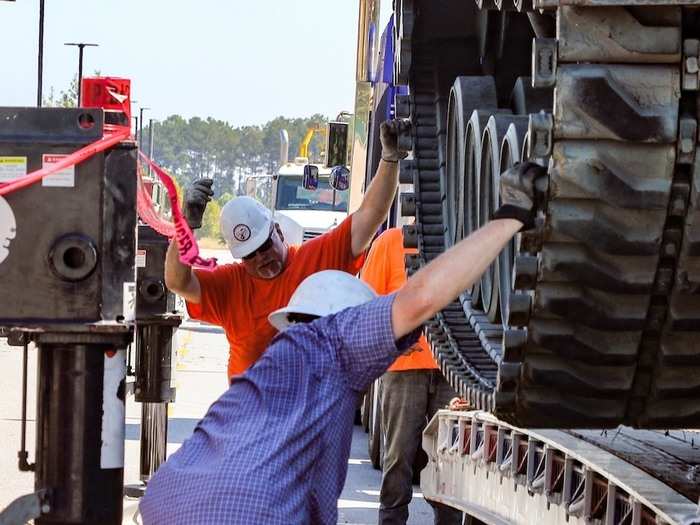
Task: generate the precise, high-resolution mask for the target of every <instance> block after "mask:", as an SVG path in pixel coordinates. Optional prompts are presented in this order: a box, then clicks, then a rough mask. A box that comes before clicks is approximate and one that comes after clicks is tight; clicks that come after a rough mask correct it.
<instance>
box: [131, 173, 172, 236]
mask: <svg viewBox="0 0 700 525" xmlns="http://www.w3.org/2000/svg"><path fill="white" fill-rule="evenodd" d="M154 208H155V207H154V205H153V201H152V200H151V196H150V195H149V193H148V190H147V189H146V185H145V184H144V182H143V165H142V164H141V162H139V171H138V177H137V178H136V210H137V211H138V212H139V217H141V220H142V221H143V222H145V223H146V224H148V225H149V226H150V227H151V228H153V229H154V230H155V231H157V232H158V233H160V234H161V235H165V236H166V237H170V238H172V237H175V225H174V224H173V223H172V222H170V221H166V220H165V219H162V218H161V217H160V216H159V215H158V214H157V213H156V211H155V209H154Z"/></svg>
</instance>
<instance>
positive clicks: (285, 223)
mask: <svg viewBox="0 0 700 525" xmlns="http://www.w3.org/2000/svg"><path fill="white" fill-rule="evenodd" d="M272 220H274V221H275V222H276V223H277V224H279V225H280V229H281V230H282V235H284V240H285V242H286V243H287V244H291V245H298V244H301V243H302V242H304V228H303V227H302V226H301V224H299V223H298V222H297V221H295V220H294V219H292V218H291V217H288V216H287V215H285V214H284V213H279V212H275V213H273V214H272Z"/></svg>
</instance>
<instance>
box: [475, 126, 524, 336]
mask: <svg viewBox="0 0 700 525" xmlns="http://www.w3.org/2000/svg"><path fill="white" fill-rule="evenodd" d="M527 124H528V117H526V116H524V115H507V114H505V113H499V114H496V115H493V116H491V118H489V120H488V123H487V124H486V129H485V130H484V136H483V140H482V145H481V147H482V149H481V169H480V174H479V176H480V188H481V191H480V197H481V203H480V210H479V220H480V225H481V226H483V225H484V224H486V223H487V222H488V221H489V220H490V219H491V216H492V215H493V213H494V211H496V209H497V208H498V206H499V205H500V198H499V194H498V189H499V184H500V173H501V167H502V165H503V164H508V162H506V163H504V162H502V161H501V150H502V143H503V142H504V141H505V137H506V134H507V132H508V129H509V127H510V126H511V125H513V126H514V130H515V129H520V130H524V129H527ZM516 126H517V128H516ZM500 259H501V258H500V257H499V258H497V259H496V260H495V261H494V262H493V264H491V266H489V268H488V269H487V270H486V272H484V275H483V276H482V277H481V298H482V304H483V308H484V312H485V313H486V315H487V317H488V319H489V321H491V322H492V323H498V322H500V321H501V305H500V300H499V295H500V293H501V291H500V288H501V287H500V283H501V281H502V280H506V279H505V278H504V279H502V278H501V274H504V273H506V272H508V271H509V268H510V265H507V266H506V267H505V268H504V271H501V269H500ZM507 280H509V279H507ZM505 284H508V285H509V282H507V283H505ZM504 291H505V292H510V287H509V286H508V288H506V289H505V290H504Z"/></svg>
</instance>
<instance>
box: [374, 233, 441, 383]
mask: <svg viewBox="0 0 700 525" xmlns="http://www.w3.org/2000/svg"><path fill="white" fill-rule="evenodd" d="M406 253H417V250H410V249H406V248H404V247H403V233H402V232H401V229H400V228H390V229H388V230H386V231H385V232H384V233H382V234H381V235H380V236H379V237H377V239H376V240H375V241H374V242H373V243H372V247H371V248H370V250H369V255H367V260H366V261H365V265H364V267H363V268H362V273H361V274H360V277H361V278H362V280H363V281H365V282H366V283H367V284H369V285H370V286H371V287H372V288H374V291H375V292H377V293H378V294H380V295H386V294H389V293H392V292H394V291H396V290H398V289H399V288H401V287H402V286H403V285H404V283H405V282H406V266H405V264H404V260H403V256H404V254H406ZM433 368H439V367H438V365H437V363H436V362H435V359H433V355H432V354H431V353H430V347H429V346H428V341H427V340H426V339H425V336H423V335H421V336H420V339H419V340H418V342H417V343H416V344H415V345H414V346H413V347H412V348H411V353H410V354H408V355H402V356H400V357H398V358H397V359H396V361H394V363H393V364H392V365H391V366H390V367H389V371H390V372H398V371H401V370H422V369H433Z"/></svg>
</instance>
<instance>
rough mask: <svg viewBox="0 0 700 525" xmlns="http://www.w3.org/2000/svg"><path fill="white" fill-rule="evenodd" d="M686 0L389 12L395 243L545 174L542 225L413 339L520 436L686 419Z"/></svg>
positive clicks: (425, 244) (694, 16)
mask: <svg viewBox="0 0 700 525" xmlns="http://www.w3.org/2000/svg"><path fill="white" fill-rule="evenodd" d="M699 5H700V4H698V2H697V1H695V0H687V1H675V0H670V1H661V0H659V1H653V0H652V1H646V0H645V1H644V2H641V1H639V2H638V1H635V0H622V1H619V0H515V1H510V0H477V1H476V2H468V1H461V0H397V1H396V2H395V35H394V36H395V52H394V67H395V76H394V79H395V81H396V83H397V84H405V85H408V89H409V94H408V95H406V96H398V97H396V113H397V116H399V117H402V118H407V119H409V120H410V121H411V123H412V128H411V131H410V132H408V133H406V135H404V136H403V137H401V139H400V140H401V141H402V143H403V144H404V145H405V146H406V147H408V148H409V149H411V150H412V157H411V158H409V159H407V160H405V161H403V162H402V163H401V165H400V176H401V179H402V182H405V183H413V185H414V193H413V194H410V195H404V196H403V197H402V209H403V213H404V214H405V215H410V216H414V217H415V218H416V222H415V225H412V226H409V227H406V229H405V232H404V233H405V240H406V244H407V246H410V247H417V248H418V250H419V254H418V255H417V256H412V257H409V258H408V259H407V267H408V269H409V271H415V270H416V269H417V268H419V267H421V266H422V265H424V264H425V263H426V262H428V261H430V260H431V259H433V258H434V257H436V256H437V255H439V254H440V253H442V252H443V251H445V249H447V248H449V247H450V246H451V245H452V244H454V243H455V242H456V241H458V240H459V239H461V238H463V237H464V236H466V235H468V234H469V233H470V232H471V231H473V230H475V229H476V228H478V227H479V226H481V225H482V224H484V223H485V222H486V221H487V220H488V219H489V216H490V214H491V213H492V212H493V210H494V209H496V207H497V206H498V182H499V174H500V173H501V171H502V170H504V169H506V168H508V167H509V166H511V165H512V164H513V163H515V162H518V161H520V160H526V159H529V160H534V161H537V162H541V163H543V164H544V165H546V166H548V168H549V170H548V171H549V183H548V187H543V188H540V190H541V191H542V194H543V199H542V202H543V205H542V207H541V209H540V210H539V217H538V221H537V227H536V229H535V230H533V231H529V232H524V233H523V234H521V235H519V236H518V238H517V239H516V240H515V242H514V243H512V245H510V246H509V247H508V248H507V249H506V250H505V251H504V252H503V253H502V254H501V256H500V257H499V258H498V260H497V261H495V262H494V263H493V264H492V266H491V267H490V268H489V270H488V271H487V272H486V273H485V274H484V275H483V276H482V278H481V279H480V281H479V282H478V283H476V284H475V285H474V287H473V288H472V289H471V290H468V291H467V292H465V293H464V294H463V295H462V296H461V297H460V299H459V300H457V301H455V302H454V303H453V304H451V305H450V306H448V307H447V308H445V309H444V310H443V311H442V312H441V313H440V314H438V315H437V316H436V317H435V318H434V319H433V320H432V321H431V322H430V323H429V324H428V326H427V328H426V331H427V333H428V336H429V340H430V342H431V345H432V348H433V352H434V353H435V355H436V357H437V359H438V360H439V362H440V365H441V367H442V369H443V371H444V373H445V375H446V376H447V377H448V378H449V380H450V382H451V383H452V385H453V386H454V387H455V388H456V389H457V390H458V391H459V392H460V393H461V394H462V395H463V396H464V397H466V398H468V399H469V400H470V401H471V402H472V404H473V405H474V406H475V407H476V408H479V409H482V410H486V411H489V412H492V413H494V414H495V415H497V416H498V417H499V418H501V419H503V420H505V421H507V422H509V423H511V424H516V425H518V426H525V427H541V428H571V427H589V428H591V427H593V428H595V427H598V428H602V427H614V426H617V425H619V424H628V425H631V426H636V427H644V428H693V427H696V428H697V427H698V426H700V403H699V401H700V379H699V378H700V374H698V370H699V369H700V368H699V367H700V343H699V341H700V337H699V336H700V333H699V331H700V229H699V228H700V207H699V206H700V202H699V201H700V169H698V168H697V167H696V166H697V163H698V161H700V159H699V158H698V155H697V131H698V130H697V127H698V126H697V121H698V104H697V99H698V88H699V86H700V82H699V80H698V78H699V77H698V54H699V50H700V16H699V15H700V13H699V11H698V6H699Z"/></svg>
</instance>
